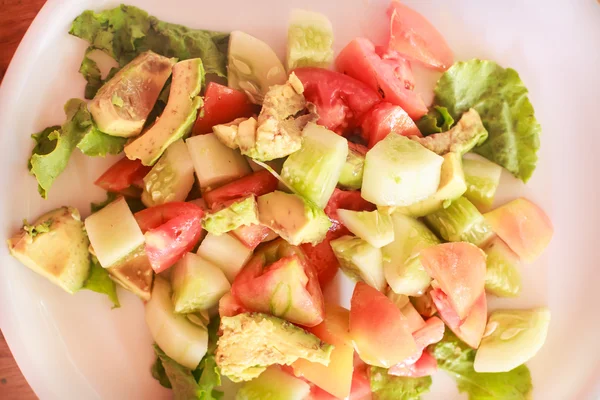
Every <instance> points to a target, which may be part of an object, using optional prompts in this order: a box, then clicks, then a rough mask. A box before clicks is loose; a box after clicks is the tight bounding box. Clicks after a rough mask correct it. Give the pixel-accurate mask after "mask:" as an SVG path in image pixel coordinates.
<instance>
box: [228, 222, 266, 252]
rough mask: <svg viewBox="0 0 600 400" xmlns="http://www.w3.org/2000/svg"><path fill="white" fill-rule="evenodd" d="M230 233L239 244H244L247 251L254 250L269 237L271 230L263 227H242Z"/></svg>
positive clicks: (255, 225) (253, 225) (254, 225)
mask: <svg viewBox="0 0 600 400" xmlns="http://www.w3.org/2000/svg"><path fill="white" fill-rule="evenodd" d="M231 233H233V234H234V235H235V237H236V238H238V239H239V240H240V242H242V243H244V245H245V246H246V247H248V248H249V249H255V248H256V246H258V245H259V244H261V242H262V241H263V240H264V239H265V238H266V237H267V236H269V234H270V233H271V230H270V229H269V228H267V227H266V226H264V225H257V224H252V225H244V226H240V227H239V228H236V229H234V230H233V231H232V232H231Z"/></svg>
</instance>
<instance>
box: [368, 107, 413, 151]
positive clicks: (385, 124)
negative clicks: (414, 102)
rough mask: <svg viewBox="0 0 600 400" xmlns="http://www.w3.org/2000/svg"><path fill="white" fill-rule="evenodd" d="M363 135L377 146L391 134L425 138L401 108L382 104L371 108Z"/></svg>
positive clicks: (371, 145)
mask: <svg viewBox="0 0 600 400" xmlns="http://www.w3.org/2000/svg"><path fill="white" fill-rule="evenodd" d="M361 127H362V134H363V137H364V139H365V140H367V141H368V143H369V148H372V147H373V146H375V145H376V144H377V143H378V142H379V141H380V140H382V139H384V138H385V137H386V136H387V135H389V134H390V133H391V132H394V133H397V134H399V135H402V136H413V135H414V136H423V135H421V131H419V128H417V125H416V124H415V123H414V121H413V120H412V119H411V118H410V117H409V116H408V114H407V113H406V112H405V111H404V110H403V109H402V108H401V107H400V106H395V105H393V104H391V103H388V102H382V103H379V104H377V105H376V106H374V107H373V108H371V110H369V112H368V113H367V114H366V115H365V117H364V119H363V122H362V124H361Z"/></svg>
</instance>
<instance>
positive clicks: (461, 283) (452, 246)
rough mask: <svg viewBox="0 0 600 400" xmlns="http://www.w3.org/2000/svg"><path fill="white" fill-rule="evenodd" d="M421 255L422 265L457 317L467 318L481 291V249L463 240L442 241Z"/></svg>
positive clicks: (483, 263)
mask: <svg viewBox="0 0 600 400" xmlns="http://www.w3.org/2000/svg"><path fill="white" fill-rule="evenodd" d="M420 255H421V264H422V265H423V268H425V271H427V273H428V274H429V275H430V276H431V277H432V278H433V279H435V280H436V281H437V283H438V285H439V288H440V289H441V290H442V291H443V292H444V293H445V294H446V295H447V296H448V299H449V301H450V304H452V308H453V309H454V310H455V311H456V313H457V314H458V317H459V318H460V320H463V319H464V318H466V317H467V315H469V313H470V312H471V308H473V305H474V304H475V302H476V301H477V299H478V298H479V296H480V295H481V294H482V293H483V291H484V285H485V272H486V256H485V253H484V252H483V250H481V249H480V248H479V247H477V246H475V245H473V244H471V243H466V242H456V243H443V244H438V245H436V246H433V247H428V248H426V249H423V250H421V252H420ZM436 306H437V304H436ZM438 310H439V307H438Z"/></svg>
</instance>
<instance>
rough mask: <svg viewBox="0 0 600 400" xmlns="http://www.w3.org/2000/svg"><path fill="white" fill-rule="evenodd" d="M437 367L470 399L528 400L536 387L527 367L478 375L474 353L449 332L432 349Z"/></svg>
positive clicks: (522, 366)
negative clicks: (474, 364)
mask: <svg viewBox="0 0 600 400" xmlns="http://www.w3.org/2000/svg"><path fill="white" fill-rule="evenodd" d="M430 349H431V350H432V354H433V356H434V357H435V358H436V359H437V362H438V367H439V368H440V369H443V370H445V371H446V372H448V373H449V374H450V375H451V376H452V377H453V378H454V379H455V380H456V382H457V384H458V390H460V391H461V392H466V393H467V394H468V395H469V400H526V399H529V398H530V395H531V390H532V389H533V385H532V384H531V374H530V373H529V369H528V368H527V367H526V366H525V365H521V366H519V367H517V368H515V369H513V370H512V371H509V372H502V373H477V372H475V370H474V369H473V362H474V360H475V350H474V349H472V348H471V347H469V346H467V345H466V344H464V343H463V342H461V341H460V340H459V339H458V338H457V337H456V336H455V335H454V334H453V333H452V332H449V331H448V330H446V333H445V334H444V338H443V339H442V341H441V342H439V343H436V344H434V345H432V346H430Z"/></svg>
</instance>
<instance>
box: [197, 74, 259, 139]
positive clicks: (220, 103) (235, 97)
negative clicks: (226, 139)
mask: <svg viewBox="0 0 600 400" xmlns="http://www.w3.org/2000/svg"><path fill="white" fill-rule="evenodd" d="M255 111H256V110H255V108H254V106H253V105H252V103H250V101H248V97H247V96H246V94H245V93H242V92H240V91H239V90H235V89H232V88H229V87H227V86H223V85H219V84H218V83H215V82H210V83H209V84H208V85H207V86H206V93H205V94H204V104H203V106H202V112H201V113H200V116H199V117H198V119H197V120H196V123H195V124H194V127H193V129H192V135H203V134H205V133H211V132H212V127H213V126H215V125H218V124H225V123H227V122H231V121H233V120H234V119H236V118H241V117H251V116H252V114H254V113H255Z"/></svg>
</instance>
